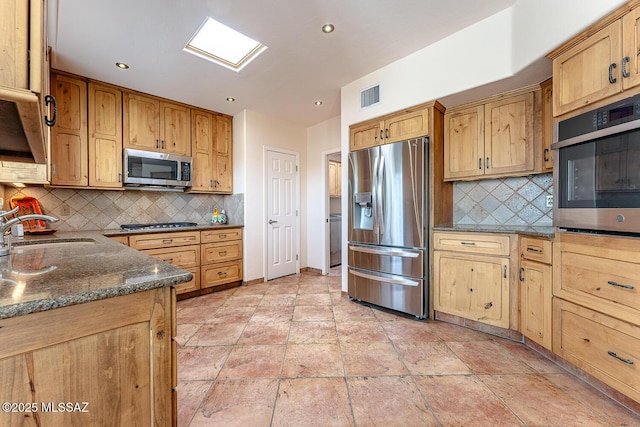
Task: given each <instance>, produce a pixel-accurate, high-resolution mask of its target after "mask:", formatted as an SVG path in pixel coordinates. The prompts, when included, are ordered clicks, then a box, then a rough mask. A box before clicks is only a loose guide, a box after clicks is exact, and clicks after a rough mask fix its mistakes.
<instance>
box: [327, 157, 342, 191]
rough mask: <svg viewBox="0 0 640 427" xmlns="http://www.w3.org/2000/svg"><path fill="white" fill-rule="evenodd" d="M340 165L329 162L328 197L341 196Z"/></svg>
mask: <svg viewBox="0 0 640 427" xmlns="http://www.w3.org/2000/svg"><path fill="white" fill-rule="evenodd" d="M341 179H342V163H340V162H335V161H329V197H340V196H342V181H341Z"/></svg>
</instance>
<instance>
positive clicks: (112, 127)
mask: <svg viewBox="0 0 640 427" xmlns="http://www.w3.org/2000/svg"><path fill="white" fill-rule="evenodd" d="M88 121H89V186H90V187H106V188H120V187H122V92H121V91H120V90H119V89H117V88H113V87H109V86H103V85H99V84H95V83H89V113H88Z"/></svg>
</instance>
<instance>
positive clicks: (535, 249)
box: [527, 246, 542, 254]
mask: <svg viewBox="0 0 640 427" xmlns="http://www.w3.org/2000/svg"><path fill="white" fill-rule="evenodd" d="M527 252H533V253H536V254H541V253H542V249H538V248H532V247H530V246H528V247H527Z"/></svg>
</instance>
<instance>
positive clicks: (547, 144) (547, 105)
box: [540, 79, 553, 172]
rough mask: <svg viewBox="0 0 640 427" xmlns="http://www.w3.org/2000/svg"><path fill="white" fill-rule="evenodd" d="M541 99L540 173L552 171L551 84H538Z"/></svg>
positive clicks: (549, 82)
mask: <svg viewBox="0 0 640 427" xmlns="http://www.w3.org/2000/svg"><path fill="white" fill-rule="evenodd" d="M540 88H541V91H542V93H541V97H542V171H543V172H551V171H553V150H552V149H551V144H552V143H553V82H552V79H548V80H545V81H544V82H542V83H540Z"/></svg>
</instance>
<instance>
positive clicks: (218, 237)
mask: <svg viewBox="0 0 640 427" xmlns="http://www.w3.org/2000/svg"><path fill="white" fill-rule="evenodd" d="M200 233H201V234H200V238H201V241H202V243H214V242H228V241H230V240H241V239H242V228H225V229H222V230H206V231H201V232H200Z"/></svg>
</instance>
